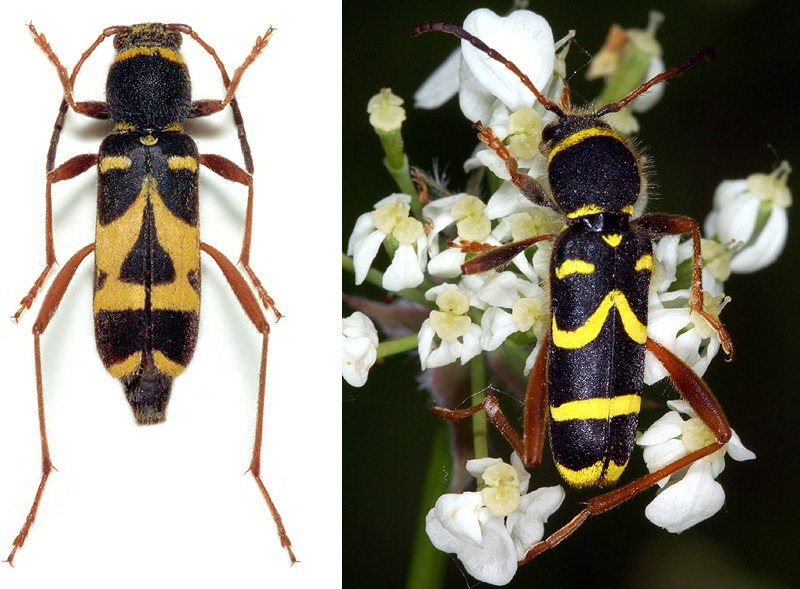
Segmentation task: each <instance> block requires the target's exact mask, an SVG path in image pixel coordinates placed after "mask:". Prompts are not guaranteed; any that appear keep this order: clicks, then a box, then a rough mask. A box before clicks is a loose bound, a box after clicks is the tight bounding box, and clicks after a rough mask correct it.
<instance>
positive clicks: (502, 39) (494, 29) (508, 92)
mask: <svg viewBox="0 0 800 589" xmlns="http://www.w3.org/2000/svg"><path fill="white" fill-rule="evenodd" d="M464 29H465V30H467V31H469V32H470V33H472V34H473V35H475V36H476V37H478V38H479V39H481V40H482V41H483V42H484V43H486V44H487V45H488V46H489V47H492V48H493V49H495V50H496V51H498V52H499V53H500V54H502V55H503V56H504V57H505V58H506V59H508V60H510V61H512V62H514V64H516V66H517V67H518V68H519V69H520V70H521V71H522V72H523V73H525V74H526V75H527V76H528V77H529V78H530V79H531V81H532V82H533V84H534V86H536V87H537V89H539V88H541V89H543V88H544V87H545V86H546V85H547V83H548V81H549V80H550V78H551V77H552V75H553V64H554V61H555V49H554V41H553V32H552V31H551V29H550V25H549V24H547V21H546V20H545V19H544V18H543V17H541V16H539V15H538V14H535V13H533V12H530V11H527V10H517V11H515V12H512V13H511V14H510V15H509V16H507V17H501V16H497V15H496V14H494V13H493V12H492V11H491V10H488V9H485V8H480V9H478V10H474V11H473V12H471V13H470V14H469V15H468V16H467V18H466V19H465V21H464ZM461 52H462V55H463V57H464V61H465V62H466V63H467V65H468V67H469V68H470V70H471V71H472V73H473V74H474V75H475V78H476V79H477V80H478V81H479V82H480V83H481V85H483V86H484V87H485V88H486V89H487V90H489V91H490V92H491V93H492V94H494V95H495V96H497V97H498V98H499V99H500V100H502V101H503V103H504V104H505V105H506V106H508V107H509V108H510V109H511V110H512V111H513V110H517V109H518V108H520V107H522V106H528V107H530V106H533V104H534V102H535V101H536V98H535V97H534V95H533V93H532V92H531V91H530V90H529V89H528V88H526V87H525V86H524V84H523V83H522V82H521V81H520V79H519V78H518V77H517V76H516V75H514V74H513V73H512V72H511V71H509V70H508V68H507V67H506V66H504V65H503V64H501V63H500V62H498V61H496V60H494V59H492V58H490V57H489V56H488V55H486V54H485V53H484V52H483V51H480V50H479V49H477V48H475V47H473V46H472V44H470V43H469V42H468V41H463V40H462V42H461Z"/></svg>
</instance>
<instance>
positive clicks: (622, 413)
mask: <svg viewBox="0 0 800 589" xmlns="http://www.w3.org/2000/svg"><path fill="white" fill-rule="evenodd" d="M430 31H439V32H445V33H449V34H452V35H455V36H457V37H460V38H461V39H464V40H466V41H468V42H469V43H471V44H472V45H474V46H475V47H477V48H478V49H479V50H481V51H483V52H484V53H486V54H487V55H488V56H489V57H491V58H493V59H495V60H497V61H498V62H500V63H502V64H504V65H505V66H506V67H507V68H508V69H509V70H510V71H512V72H513V73H514V74H516V75H517V76H518V77H519V78H520V80H521V81H522V82H523V83H524V84H525V85H526V87H527V88H529V89H530V90H531V92H532V93H533V94H534V95H535V97H536V99H537V100H538V101H539V103H540V104H541V105H542V106H544V108H545V109H546V110H548V111H550V112H552V113H553V114H555V115H556V117H557V120H556V121H554V122H552V123H550V124H548V125H547V126H545V128H544V129H543V131H542V141H541V145H540V150H541V152H542V154H543V155H544V156H545V158H546V159H547V173H548V179H549V184H550V193H548V192H547V191H546V190H545V189H544V188H543V187H542V185H541V184H539V182H538V181H536V180H535V179H534V178H532V177H530V176H527V175H525V174H523V173H520V172H519V171H518V169H517V162H516V160H515V159H514V158H513V157H512V156H511V154H510V153H509V151H508V149H507V148H506V147H505V146H504V145H503V144H502V142H501V141H500V140H499V139H498V138H497V137H496V136H495V135H494V134H493V132H492V130H491V129H489V128H487V127H484V126H483V125H482V124H481V123H480V122H478V123H476V124H475V127H476V128H477V129H478V136H479V138H480V139H481V140H482V141H483V142H485V143H486V144H487V145H488V146H489V147H490V148H492V149H493V150H495V151H496V152H497V154H498V155H499V156H500V157H501V158H502V159H503V160H504V161H505V162H506V165H507V168H508V171H509V173H510V176H511V180H512V181H513V183H514V184H515V185H516V186H517V187H518V188H519V190H520V192H521V193H522V194H523V195H525V196H526V197H527V198H528V199H530V200H531V201H532V202H534V203H535V204H537V205H540V206H545V207H548V208H551V209H553V210H555V211H558V212H560V213H562V214H563V216H564V226H563V229H562V230H561V231H560V232H559V233H557V234H553V235H539V236H536V237H533V238H530V239H526V240H522V241H518V242H513V243H510V244H506V245H504V246H501V247H498V248H496V249H494V250H491V251H488V252H486V253H483V254H479V255H477V256H475V257H473V258H471V259H468V260H467V261H466V262H465V263H464V264H463V265H462V268H461V269H462V272H463V273H464V274H473V273H477V272H483V271H486V270H490V269H492V268H496V267H498V266H501V265H503V264H505V263H508V262H509V261H510V260H511V259H512V258H513V257H514V256H516V255H517V254H519V253H520V252H522V251H524V250H525V249H526V248H527V247H529V246H530V245H532V244H534V243H536V242H538V241H543V240H550V241H552V243H553V253H552V256H551V259H550V273H549V274H550V275H549V289H550V315H551V321H550V329H549V330H548V333H547V335H546V336H545V339H544V341H543V343H542V346H541V351H540V353H539V355H538V357H537V359H536V361H535V363H534V366H533V370H532V371H531V375H530V379H529V381H528V386H527V391H526V395H525V407H524V425H523V435H522V437H520V436H519V435H518V434H517V432H516V431H515V429H514V428H513V426H512V425H511V424H510V423H509V421H508V419H507V418H506V417H505V415H504V414H503V412H502V409H501V408H500V405H499V403H498V400H497V397H495V396H494V395H493V394H491V393H487V395H486V398H485V400H484V402H483V403H482V404H480V405H477V406H475V407H471V408H469V409H457V410H453V409H445V408H439V407H436V408H434V409H433V412H434V414H435V415H437V416H439V417H442V418H444V419H448V420H453V421H455V420H460V419H464V418H466V417H468V416H470V415H473V414H475V413H476V412H478V411H480V410H485V411H486V413H487V415H488V417H489V419H490V420H491V421H492V422H493V423H494V424H495V426H496V427H497V428H498V429H499V430H500V432H501V433H502V434H503V436H504V437H505V438H506V439H507V440H508V442H509V443H510V444H511V446H512V447H513V448H514V450H515V451H516V452H517V453H518V454H519V456H520V457H521V458H522V461H523V462H524V464H525V465H526V466H529V467H535V466H538V464H539V462H540V460H541V456H542V448H543V444H544V437H545V431H546V430H548V429H549V432H550V434H549V437H550V446H551V449H552V453H553V458H554V461H555V463H556V466H557V467H558V470H559V472H560V473H561V475H562V477H563V478H564V480H566V481H567V483H569V484H570V485H572V486H575V487H586V486H601V487H602V486H607V485H612V484H614V483H616V482H617V480H618V479H619V477H620V475H621V474H622V472H623V470H624V469H625V466H626V465H627V463H628V460H629V458H630V456H631V453H632V451H633V447H634V442H635V433H636V426H637V424H638V415H639V409H640V405H641V394H642V389H643V386H644V382H643V379H644V357H645V350H649V351H650V352H652V353H653V354H654V355H655V357H656V358H657V359H658V360H659V361H660V362H661V363H662V364H663V365H664V367H665V368H666V369H667V371H668V373H669V375H670V377H671V378H672V380H673V381H674V383H675V384H676V386H677V388H678V389H679V390H680V391H681V393H682V395H683V396H684V397H685V398H686V399H687V400H688V401H689V402H690V404H691V405H692V408H693V409H694V410H695V412H696V413H697V415H698V416H699V417H700V418H701V419H702V420H703V422H705V424H706V425H707V426H708V427H709V428H710V429H711V430H712V432H713V433H714V436H715V437H716V440H715V441H714V442H712V443H710V444H708V445H707V446H705V447H703V448H701V449H699V450H696V451H694V452H691V453H690V454H688V455H687V456H685V457H683V458H681V459H680V460H677V461H675V462H673V463H671V464H669V465H667V466H666V467H664V468H662V469H660V470H658V471H656V472H654V473H651V474H648V475H646V476H643V477H641V478H639V479H637V480H634V481H633V482H631V483H628V484H626V485H624V486H622V487H620V488H618V489H615V490H613V491H609V492H606V493H604V494H602V495H599V496H597V497H594V498H591V499H589V500H588V501H586V503H585V504H586V507H585V508H584V509H583V510H582V511H580V512H579V513H578V514H577V515H576V516H575V517H574V518H573V519H572V520H571V521H570V522H569V523H567V524H566V525H564V526H563V527H562V528H561V529H559V530H557V531H556V532H555V533H553V534H551V535H550V536H549V537H547V538H545V539H544V540H542V541H541V542H539V543H538V544H535V545H534V546H532V547H530V548H529V549H528V551H527V552H526V554H525V555H524V556H523V558H522V559H521V561H520V564H524V563H526V562H528V561H529V560H530V559H532V558H533V557H535V556H536V555H538V554H540V553H541V552H543V551H545V550H547V549H548V548H551V547H553V546H555V545H557V544H558V543H559V542H561V541H562V540H564V539H565V538H566V537H568V536H569V535H570V534H571V533H572V532H574V531H575V530H576V529H577V528H578V527H579V526H580V525H581V524H582V523H583V522H584V521H585V520H586V519H587V518H589V516H592V515H596V514H599V513H603V512H604V511H607V510H609V509H611V508H613V507H615V506H617V505H619V504H620V503H622V502H624V501H626V500H628V499H630V498H631V497H633V496H634V495H636V494H638V493H640V492H641V491H643V490H645V489H647V488H649V487H651V486H652V485H654V484H655V483H656V482H658V481H659V480H661V479H662V478H664V477H666V476H667V475H669V474H671V473H673V472H675V471H677V470H679V469H681V468H683V467H685V466H687V465H688V464H691V463H692V462H694V461H696V460H698V459H700V458H702V457H704V456H708V455H709V454H712V453H713V452H715V451H717V450H718V449H719V448H721V447H722V446H724V445H725V443H726V442H728V440H729V439H730V437H731V429H730V426H729V425H728V422H727V420H726V418H725V415H724V413H723V412H722V409H721V407H720V406H719V404H718V402H717V400H716V399H715V397H714V395H713V394H712V392H711V391H710V389H709V388H708V386H707V385H706V384H705V383H704V382H703V380H702V379H701V378H700V377H699V376H698V375H697V374H696V373H695V372H694V371H693V370H692V369H691V368H690V367H689V366H688V365H687V364H685V363H684V362H683V361H682V360H681V359H680V358H678V357H677V356H675V355H674V354H673V353H672V352H670V351H669V350H668V349H666V348H665V347H663V346H662V345H660V344H658V343H656V342H655V341H653V340H652V339H650V338H649V337H647V308H648V289H649V285H650V276H651V272H652V247H653V246H652V240H653V238H654V237H658V236H660V235H664V234H690V235H691V239H692V244H693V263H692V285H691V300H690V305H691V309H692V311H694V312H696V313H699V314H700V315H701V316H703V317H704V318H705V319H706V320H707V321H708V322H709V324H710V325H711V326H712V327H713V328H714V329H715V330H716V332H717V335H718V337H719V339H720V341H721V343H722V346H723V349H724V350H725V352H726V353H727V354H729V355H731V356H732V354H733V344H732V342H731V339H730V337H729V335H728V333H727V332H726V330H725V328H724V327H723V326H722V324H721V323H720V322H719V320H718V319H717V318H715V317H713V316H712V315H710V314H709V313H707V312H706V311H705V310H704V309H703V287H702V266H701V259H700V232H699V230H698V227H697V223H696V222H695V221H694V220H693V219H691V218H688V217H682V216H675V215H666V214H660V213H650V214H645V215H643V216H640V217H637V218H634V217H633V215H634V204H635V203H636V202H637V200H638V199H639V197H640V196H641V194H642V192H643V191H644V190H645V183H644V182H643V170H642V165H643V162H642V158H641V157H640V156H639V155H638V154H637V151H636V149H635V148H634V147H633V145H632V144H631V142H630V141H628V140H627V139H625V138H624V137H622V136H621V135H620V134H619V133H618V132H616V131H615V130H614V129H613V128H612V127H611V126H610V125H609V124H607V123H606V122H604V121H603V119H602V117H603V116H604V115H607V114H609V113H612V112H617V111H619V110H620V109H621V108H623V107H624V106H626V105H628V104H629V103H630V102H631V101H633V100H634V99H635V98H636V97H638V96H640V95H641V94H642V93H644V92H645V91H647V90H648V89H649V88H651V87H652V86H654V85H656V84H659V83H661V82H663V81H665V80H667V79H669V78H671V77H674V76H676V75H678V74H680V73H681V72H683V71H684V70H686V69H687V68H688V67H690V66H691V65H693V64H694V63H696V62H697V61H699V60H700V59H702V58H704V57H713V51H712V50H711V49H710V48H704V49H701V50H699V51H697V52H696V53H695V54H694V55H692V56H691V57H689V58H688V59H686V60H685V61H683V62H681V63H680V64H678V65H677V66H675V67H673V68H671V69H669V70H667V71H666V72H664V73H662V74H659V75H658V76H656V77H654V78H653V79H651V80H649V81H647V82H645V83H643V84H642V85H641V86H639V87H638V88H636V89H635V90H634V91H632V92H631V93H630V94H629V95H628V96H626V97H625V98H623V99H621V100H619V101H618V102H614V103H611V104H607V105H605V106H602V107H600V108H598V109H596V110H586V109H573V107H572V105H571V101H570V97H569V93H568V89H567V86H565V91H564V93H563V94H562V97H561V103H560V104H556V103H554V102H552V101H550V100H548V99H547V98H546V97H545V96H543V95H542V94H541V93H540V92H539V91H538V89H536V88H535V87H534V86H533V84H532V83H531V81H530V80H529V78H528V77H527V76H525V75H524V73H523V72H521V71H520V70H519V68H518V67H517V66H516V65H515V64H513V63H512V62H510V61H509V60H507V59H506V58H505V57H503V56H502V55H501V54H500V53H498V52H497V51H496V50H494V49H492V48H491V47H488V46H487V45H486V44H485V43H484V42H483V41H481V40H480V39H478V38H476V37H475V36H473V35H471V34H470V33H468V32H467V31H465V30H463V29H462V28H460V27H458V26H456V25H452V24H448V23H441V22H431V23H423V24H421V25H418V26H416V27H415V28H414V29H413V31H412V36H416V35H418V34H422V33H425V32H430ZM548 424H549V428H548Z"/></svg>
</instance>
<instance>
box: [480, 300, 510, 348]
mask: <svg viewBox="0 0 800 589" xmlns="http://www.w3.org/2000/svg"><path fill="white" fill-rule="evenodd" d="M481 330H482V333H481V348H483V349H484V350H486V351H487V352H491V351H492V350H496V349H497V348H499V347H500V345H501V344H502V343H503V342H504V341H506V338H507V337H508V336H509V335H511V334H512V333H515V332H517V331H519V329H517V326H516V324H515V323H514V321H513V320H512V319H511V313H507V312H506V311H503V310H502V309H500V308H498V307H489V308H488V309H487V310H486V312H485V313H484V314H483V317H482V318H481Z"/></svg>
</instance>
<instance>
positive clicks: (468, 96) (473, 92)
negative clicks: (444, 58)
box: [458, 43, 497, 123]
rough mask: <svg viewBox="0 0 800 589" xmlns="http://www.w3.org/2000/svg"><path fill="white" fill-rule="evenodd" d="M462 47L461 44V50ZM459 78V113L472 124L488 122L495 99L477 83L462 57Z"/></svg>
mask: <svg viewBox="0 0 800 589" xmlns="http://www.w3.org/2000/svg"><path fill="white" fill-rule="evenodd" d="M463 46H464V44H463V43H462V48H463ZM459 78H460V82H459V87H458V106H459V107H461V112H463V113H464V116H465V117H467V118H468V119H469V120H470V121H472V122H473V123H475V122H477V121H487V120H489V118H490V117H491V116H492V105H493V104H494V101H495V100H497V99H496V98H495V96H494V95H493V94H492V93H491V92H489V90H487V89H486V88H485V87H484V86H483V84H481V83H480V82H479V81H478V79H477V78H476V77H475V75H474V74H473V73H472V70H470V69H469V66H468V65H467V63H466V62H465V61H464V59H463V56H462V60H461V69H460V70H459Z"/></svg>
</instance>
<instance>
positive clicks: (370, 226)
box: [347, 194, 428, 291]
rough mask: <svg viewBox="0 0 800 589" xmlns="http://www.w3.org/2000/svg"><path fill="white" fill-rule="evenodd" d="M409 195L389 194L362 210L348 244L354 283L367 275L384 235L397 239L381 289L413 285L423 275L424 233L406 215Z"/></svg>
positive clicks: (425, 259) (418, 282)
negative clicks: (354, 277)
mask: <svg viewBox="0 0 800 589" xmlns="http://www.w3.org/2000/svg"><path fill="white" fill-rule="evenodd" d="M410 202H411V197H410V196H408V195H407V194H392V195H390V196H387V197H386V198H384V199H382V200H380V201H378V202H377V203H376V204H375V207H374V208H375V210H374V211H372V212H370V213H364V214H363V215H361V216H360V217H359V218H358V220H357V221H356V226H355V228H354V229H353V233H352V235H351V236H350V242H349V243H348V244H347V254H348V255H352V256H353V266H354V268H355V274H356V284H361V283H362V282H364V279H365V278H366V277H367V272H368V271H369V268H370V266H371V265H372V261H373V260H374V259H375V256H376V255H378V250H379V249H380V247H381V244H382V243H383V241H384V240H385V239H386V238H387V236H389V235H391V236H393V237H394V238H395V239H396V241H397V249H396V250H395V252H394V256H393V257H392V262H391V264H389V267H388V268H387V269H386V272H385V273H384V275H383V288H385V289H386V290H389V291H398V290H403V289H405V288H413V287H415V286H419V284H420V283H421V282H422V281H423V279H424V278H425V275H424V274H423V273H422V271H423V270H424V269H425V264H426V262H427V257H428V256H427V241H426V238H425V232H424V230H423V227H422V223H420V222H419V221H418V220H417V219H414V218H413V217H411V216H409V211H410V210H411V208H410V206H409V203H410Z"/></svg>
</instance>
